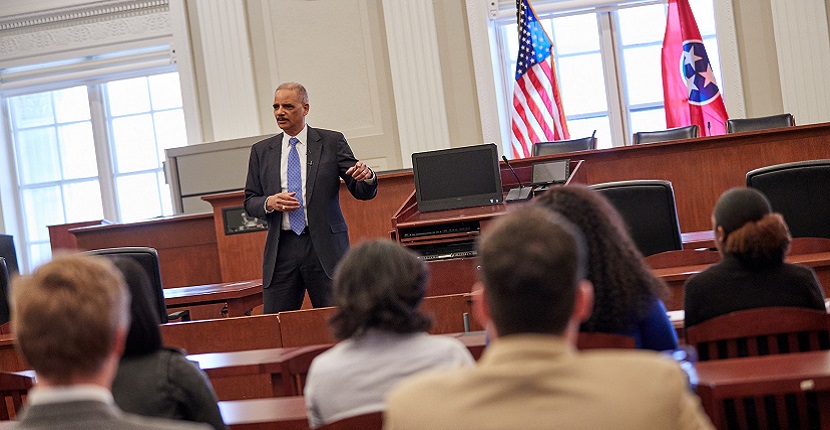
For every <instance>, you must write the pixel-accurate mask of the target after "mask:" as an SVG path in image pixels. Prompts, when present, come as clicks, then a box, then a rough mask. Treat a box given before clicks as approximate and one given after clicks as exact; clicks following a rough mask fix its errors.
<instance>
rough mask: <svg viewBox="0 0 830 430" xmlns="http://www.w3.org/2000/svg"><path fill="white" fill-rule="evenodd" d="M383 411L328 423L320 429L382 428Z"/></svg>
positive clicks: (352, 429) (360, 429)
mask: <svg viewBox="0 0 830 430" xmlns="http://www.w3.org/2000/svg"><path fill="white" fill-rule="evenodd" d="M382 428H383V412H371V413H368V414H363V415H357V416H354V417H349V418H344V419H342V420H339V421H335V422H331V423H328V424H326V425H324V426H322V427H320V428H319V429H318V430H381V429H382Z"/></svg>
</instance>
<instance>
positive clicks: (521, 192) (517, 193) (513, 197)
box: [501, 155, 533, 203]
mask: <svg viewBox="0 0 830 430" xmlns="http://www.w3.org/2000/svg"><path fill="white" fill-rule="evenodd" d="M501 159H502V160H504V164H507V168H508V169H510V171H511V172H512V173H513V177H514V178H516V182H518V183H519V188H511V189H510V191H508V192H507V197H505V198H504V202H505V203H511V202H518V201H523V200H527V199H529V198H530V195H531V194H530V192H531V191H533V188H532V187H525V186H524V185H522V180H521V179H519V175H517V174H516V171H515V170H513V166H511V165H510V162H509V161H507V157H506V156H504V155H502V156H501Z"/></svg>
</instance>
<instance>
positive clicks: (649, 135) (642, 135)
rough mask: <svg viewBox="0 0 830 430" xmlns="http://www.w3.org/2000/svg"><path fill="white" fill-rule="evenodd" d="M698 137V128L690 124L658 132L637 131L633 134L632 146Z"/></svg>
mask: <svg viewBox="0 0 830 430" xmlns="http://www.w3.org/2000/svg"><path fill="white" fill-rule="evenodd" d="M698 136H700V127H698V126H697V124H692V125H690V126H686V127H675V128H670V129H667V130H659V131H638V132H637V133H634V144H635V145H639V144H641V143H657V142H669V141H672V140H681V139H693V138H695V137H698Z"/></svg>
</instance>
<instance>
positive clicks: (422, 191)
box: [412, 143, 504, 212]
mask: <svg viewBox="0 0 830 430" xmlns="http://www.w3.org/2000/svg"><path fill="white" fill-rule="evenodd" d="M412 170H413V171H414V174H415V197H416V198H417V200H418V210H419V211H421V212H431V211H440V210H448V209H458V208H468V207H473V206H485V205H495V204H499V203H502V202H503V201H504V196H503V194H502V188H501V174H500V173H499V155H498V149H497V148H496V145H495V144H493V143H488V144H484V145H476V146H466V147H462V148H452V149H441V150H438V151H430V152H418V153H415V154H412Z"/></svg>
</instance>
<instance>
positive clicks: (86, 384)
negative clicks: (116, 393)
mask: <svg viewBox="0 0 830 430" xmlns="http://www.w3.org/2000/svg"><path fill="white" fill-rule="evenodd" d="M11 302H12V319H13V321H12V322H13V325H12V326H13V327H14V331H15V334H16V337H17V348H18V350H19V351H20V353H21V354H22V356H23V358H24V359H25V361H26V362H27V363H28V364H29V365H31V366H32V368H34V370H35V373H36V374H37V383H36V385H35V387H34V388H32V389H31V390H30V391H29V395H28V397H27V400H26V402H27V404H26V405H25V406H24V407H23V409H22V410H21V412H20V414H19V415H18V417H17V418H18V420H19V421H11V422H4V423H2V424H0V428H2V429H67V430H75V429H77V430H98V429H109V430H132V429H169V430H197V429H201V430H209V429H210V426H207V425H204V424H196V423H186V422H181V421H173V420H166V419H161V418H148V417H141V416H138V415H132V414H128V413H125V412H123V411H121V410H120V409H119V408H118V407H117V406H116V405H115V402H114V401H113V398H112V393H111V391H110V389H111V384H112V380H113V378H114V377H115V372H116V369H117V367H118V361H119V359H120V357H121V353H122V352H123V351H124V341H125V339H126V337H127V329H128V327H129V321H130V311H129V306H130V294H129V291H127V288H126V286H125V285H124V279H123V277H122V276H121V274H120V273H118V271H117V270H116V269H115V268H114V267H113V266H112V264H111V263H109V262H108V261H106V260H104V259H103V258H101V257H96V256H91V255H81V254H77V255H72V256H64V257H57V258H55V259H54V260H52V261H51V262H49V263H46V264H44V265H43V266H41V267H39V268H38V269H37V270H35V272H34V273H33V274H32V275H31V276H25V277H21V278H17V279H16V280H15V281H14V283H13V288H12V300H11Z"/></svg>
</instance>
